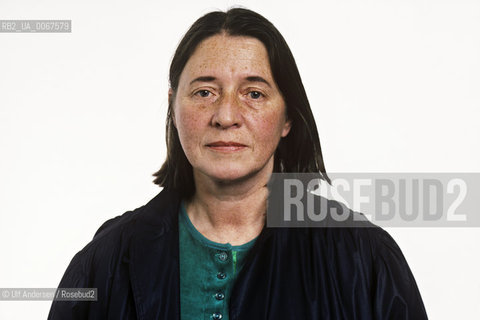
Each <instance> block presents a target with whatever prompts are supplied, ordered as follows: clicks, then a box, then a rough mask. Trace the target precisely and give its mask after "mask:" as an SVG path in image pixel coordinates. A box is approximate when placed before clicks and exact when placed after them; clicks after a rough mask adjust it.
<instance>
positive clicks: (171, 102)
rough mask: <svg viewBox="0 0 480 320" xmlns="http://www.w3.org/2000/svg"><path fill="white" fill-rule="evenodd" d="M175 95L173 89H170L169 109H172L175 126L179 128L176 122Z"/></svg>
mask: <svg viewBox="0 0 480 320" xmlns="http://www.w3.org/2000/svg"><path fill="white" fill-rule="evenodd" d="M173 100H174V94H173V90H172V88H170V89H168V107H169V108H170V114H171V116H172V121H173V125H174V126H175V128H176V127H177V122H176V121H175V109H174V108H173Z"/></svg>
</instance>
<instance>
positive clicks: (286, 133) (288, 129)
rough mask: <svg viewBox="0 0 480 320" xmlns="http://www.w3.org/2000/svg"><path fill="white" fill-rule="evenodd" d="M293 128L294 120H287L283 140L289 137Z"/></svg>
mask: <svg viewBox="0 0 480 320" xmlns="http://www.w3.org/2000/svg"><path fill="white" fill-rule="evenodd" d="M291 128H292V120H289V119H288V118H287V120H286V121H285V124H284V125H283V130H282V138H285V137H286V136H287V135H288V133H289V132H290V129H291Z"/></svg>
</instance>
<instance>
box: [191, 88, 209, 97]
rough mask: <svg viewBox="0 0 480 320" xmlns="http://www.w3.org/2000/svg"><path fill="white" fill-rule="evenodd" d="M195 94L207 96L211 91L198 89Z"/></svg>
mask: <svg viewBox="0 0 480 320" xmlns="http://www.w3.org/2000/svg"><path fill="white" fill-rule="evenodd" d="M195 94H196V95H199V96H200V97H202V98H207V97H208V96H209V95H210V94H211V92H210V91H208V90H199V91H197V92H196V93H195Z"/></svg>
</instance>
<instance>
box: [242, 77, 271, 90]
mask: <svg viewBox="0 0 480 320" xmlns="http://www.w3.org/2000/svg"><path fill="white" fill-rule="evenodd" d="M246 79H247V81H249V82H263V83H265V84H266V85H267V86H269V87H270V88H271V87H272V86H271V85H270V83H269V82H268V81H267V80H265V79H264V78H262V77H260V76H250V77H247V78H246Z"/></svg>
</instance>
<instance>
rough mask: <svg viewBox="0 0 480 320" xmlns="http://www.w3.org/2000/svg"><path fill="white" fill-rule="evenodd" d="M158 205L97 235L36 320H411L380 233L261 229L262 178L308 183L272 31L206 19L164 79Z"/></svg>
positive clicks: (234, 19) (399, 275)
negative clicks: (59, 294)
mask: <svg viewBox="0 0 480 320" xmlns="http://www.w3.org/2000/svg"><path fill="white" fill-rule="evenodd" d="M168 96H169V110H168V117H167V148H168V156H167V160H166V162H165V163H164V165H163V166H162V168H161V169H160V170H159V171H158V172H157V173H156V174H155V176H156V179H155V182H156V183H157V184H159V185H160V186H163V187H164V189H163V191H162V192H161V193H160V194H159V195H158V196H156V197H155V198H154V199H153V200H151V201H150V202H149V203H148V204H146V205H145V206H143V207H141V208H138V209H136V210H134V211H132V212H127V213H125V214H124V215H122V216H119V217H116V218H114V219H111V220H109V221H107V222H106V223H104V224H103V225H102V226H101V227H100V229H99V230H98V231H97V233H96V234H95V237H94V239H93V240H92V241H91V242H90V243H89V244H88V245H87V246H86V247H85V248H84V249H83V250H82V251H80V252H79V253H78V254H77V255H76V256H75V257H74V258H73V260H72V262H71V264H70V266H69V267H68V269H67V271H66V272H65V275H64V277H63V279H62V281H61V282H60V285H59V287H66V288H72V287H85V288H97V289H98V301H97V302H81V301H75V302H61V301H54V303H53V304H52V308H51V311H50V315H49V318H50V319H70V318H78V319H84V318H85V319H179V318H182V319H374V318H375V319H392V318H401V319H424V318H426V314H425V310H424V307H423V303H422V300H421V297H420V294H419V292H418V289H417V286H416V284H415V280H414V278H413V276H412V274H411V272H410V269H409V268H408V265H407V263H406V261H405V259H404V257H403V255H402V253H401V251H400V249H399V248H398V246H397V245H396V244H395V242H394V241H393V239H392V238H391V237H390V236H389V235H388V234H387V233H386V232H384V231H383V230H381V229H380V228H376V227H373V228H305V229H294V228H275V229H270V228H266V227H265V213H266V205H267V195H268V190H267V187H266V185H267V182H268V181H269V178H270V176H271V174H272V172H318V173H320V174H321V176H322V177H323V179H325V180H326V181H329V180H328V177H327V175H326V173H325V167H324V164H323V159H322V154H321V149H320V142H319V139H318V133H317V129H316V125H315V122H314V118H313V115H312V113H311V110H310V106H309V103H308V100H307V97H306V93H305V90H304V88H303V85H302V82H301V79H300V75H299V73H298V70H297V67H296V65H295V61H294V59H293V56H292V54H291V52H290V50H289V48H288V46H287V44H286V43H285V40H284V39H283V37H282V36H281V35H280V33H279V32H278V30H277V29H276V28H275V27H274V26H273V25H272V24H271V23H270V22H269V21H267V20H266V19H265V18H263V17H262V16H260V15H258V14H256V13H254V12H252V11H249V10H246V9H231V10H229V11H227V12H226V13H223V12H212V13H209V14H207V15H205V16H203V17H201V18H200V19H199V20H197V21H196V22H195V23H194V24H193V25H192V27H191V28H190V29H189V31H188V32H187V33H186V35H185V36H184V38H183V39H182V41H181V42H180V44H179V46H178V48H177V51H176V53H175V56H174V58H173V61H172V64H171V68H170V90H169V95H168Z"/></svg>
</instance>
